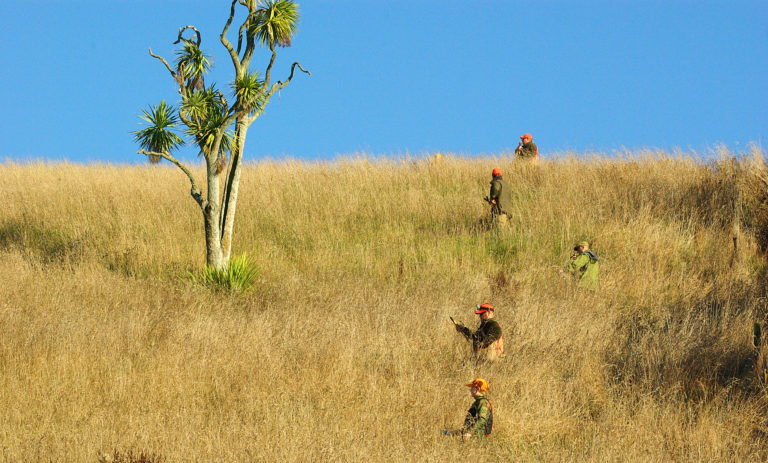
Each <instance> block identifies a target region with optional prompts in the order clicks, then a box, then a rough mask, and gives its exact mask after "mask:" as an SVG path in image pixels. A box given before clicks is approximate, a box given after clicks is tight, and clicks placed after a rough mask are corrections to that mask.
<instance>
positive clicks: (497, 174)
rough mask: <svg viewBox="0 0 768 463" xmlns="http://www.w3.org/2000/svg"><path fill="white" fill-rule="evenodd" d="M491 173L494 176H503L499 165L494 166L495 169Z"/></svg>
mask: <svg viewBox="0 0 768 463" xmlns="http://www.w3.org/2000/svg"><path fill="white" fill-rule="evenodd" d="M491 175H492V176H494V177H501V169H499V168H498V167H496V168H494V169H493V171H492V172H491Z"/></svg>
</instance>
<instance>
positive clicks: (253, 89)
mask: <svg viewBox="0 0 768 463" xmlns="http://www.w3.org/2000/svg"><path fill="white" fill-rule="evenodd" d="M232 90H234V92H235V96H236V97H237V98H238V101H240V102H241V104H242V107H243V108H244V109H247V110H248V112H249V113H251V114H252V113H255V112H261V110H262V108H263V106H264V81H263V80H261V79H259V73H258V72H256V71H253V72H249V73H246V74H244V75H243V76H242V77H240V78H238V79H236V80H235V83H234V84H232Z"/></svg>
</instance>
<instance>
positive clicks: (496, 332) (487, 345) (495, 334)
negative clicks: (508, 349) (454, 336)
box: [456, 304, 504, 361]
mask: <svg viewBox="0 0 768 463" xmlns="http://www.w3.org/2000/svg"><path fill="white" fill-rule="evenodd" d="M476 307H477V310H475V314H477V315H479V316H480V326H479V327H478V328H477V330H476V331H472V330H470V329H469V328H467V327H466V326H464V325H462V324H461V323H456V331H458V332H459V333H461V334H463V335H464V337H465V338H467V339H468V340H469V341H471V342H472V353H473V354H474V356H475V357H476V358H485V360H489V361H495V360H497V359H498V358H499V357H500V356H501V355H502V354H503V353H504V338H503V337H502V334H501V326H499V323H498V322H497V321H496V320H493V317H494V310H495V309H494V308H493V306H492V305H491V304H482V305H477V306H476Z"/></svg>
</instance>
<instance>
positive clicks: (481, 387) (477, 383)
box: [466, 378, 488, 397]
mask: <svg viewBox="0 0 768 463" xmlns="http://www.w3.org/2000/svg"><path fill="white" fill-rule="evenodd" d="M466 386H467V387H468V388H470V389H469V393H470V394H472V397H477V396H479V395H483V394H485V393H486V392H488V381H486V380H484V379H483V378H475V379H474V380H473V381H472V382H471V383H468V384H467V385H466Z"/></svg>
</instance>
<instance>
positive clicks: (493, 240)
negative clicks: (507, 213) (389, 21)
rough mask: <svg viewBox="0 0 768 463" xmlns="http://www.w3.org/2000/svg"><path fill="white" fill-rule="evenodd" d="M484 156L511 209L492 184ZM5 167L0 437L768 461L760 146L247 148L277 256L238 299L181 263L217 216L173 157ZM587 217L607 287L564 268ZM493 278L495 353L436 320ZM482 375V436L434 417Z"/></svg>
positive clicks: (89, 449) (76, 449)
mask: <svg viewBox="0 0 768 463" xmlns="http://www.w3.org/2000/svg"><path fill="white" fill-rule="evenodd" d="M725 154H726V155H727V153H725ZM496 166H500V167H502V169H504V172H505V180H506V182H507V185H510V186H511V187H513V188H514V189H515V202H514V206H513V207H512V208H511V209H512V217H511V220H510V223H509V226H508V227H507V228H505V229H501V230H500V229H488V228H487V227H486V225H485V221H484V216H485V214H486V213H487V210H486V205H485V204H484V203H483V202H482V200H481V198H482V197H483V196H484V195H485V194H487V187H488V181H489V174H490V171H491V169H492V168H493V167H496ZM0 178H2V179H3V181H2V182H1V183H0V198H2V199H1V200H2V204H3V207H2V209H1V210H0V282H2V283H0V330H1V332H2V337H0V381H1V382H2V383H1V384H0V461H9V462H16V461H59V462H68V461H93V462H96V461H99V460H100V459H101V461H108V460H109V456H111V455H114V454H115V451H116V450H117V451H118V453H119V454H121V455H126V454H127V452H133V453H134V454H135V455H138V454H140V453H141V452H142V451H144V452H145V453H147V454H151V455H157V456H159V457H161V458H162V459H163V460H164V461H168V462H186V461H206V462H210V461H217V462H219V461H220V462H232V461H297V462H309V461H469V459H472V460H473V461H477V460H480V459H486V460H487V461H600V462H602V461H764V460H766V458H768V450H766V448H768V447H766V444H768V416H767V415H766V413H767V410H768V407H767V405H768V400H767V399H768V396H767V395H766V393H765V391H764V390H763V389H762V386H761V384H760V383H759V380H758V379H759V378H757V377H756V376H755V375H753V373H752V359H753V357H754V355H755V353H754V350H753V348H752V326H753V322H754V321H755V320H758V319H761V317H764V316H765V315H766V306H765V297H766V294H765V288H766V285H765V283H766V275H768V268H767V267H766V261H765V257H764V254H763V252H764V247H765V232H766V228H765V226H766V224H768V219H766V217H768V211H767V210H766V209H765V208H766V206H765V204H766V198H765V197H764V195H765V193H764V192H765V190H766V188H765V186H766V184H765V181H764V179H766V178H768V176H766V168H765V166H764V165H763V164H762V154H761V153H757V152H755V153H754V156H753V157H744V158H742V159H741V160H738V161H730V160H729V158H728V157H727V156H725V155H724V157H723V159H722V160H720V161H717V162H710V163H704V162H702V161H698V160H695V159H692V158H687V157H683V156H677V157H674V158H673V157H669V156H667V155H665V154H664V153H631V154H628V155H626V156H624V157H620V158H613V159H600V158H594V159H579V158H576V157H564V158H562V159H560V160H558V161H556V162H546V161H542V162H541V164H540V165H539V166H538V167H534V166H527V165H516V164H514V163H513V162H512V160H511V158H508V157H507V156H500V157H485V158H476V159H466V158H458V157H452V156H448V155H444V156H442V157H441V159H440V161H439V162H435V161H434V159H432V160H429V159H423V160H420V159H408V160H402V161H394V160H383V159H382V160H372V159H366V158H349V159H342V160H339V161H337V162H333V163H301V162H283V163H279V162H261V163H257V164H252V165H250V166H248V167H247V168H246V171H245V172H244V175H243V183H242V185H241V196H240V202H239V204H238V217H237V221H236V224H235V228H236V229H235V241H234V252H235V253H240V252H247V253H248V254H249V255H250V256H251V257H253V258H254V260H255V261H256V264H257V266H258V267H259V268H260V269H262V273H261V276H260V277H259V279H258V281H257V283H256V287H255V289H254V290H253V291H251V292H247V293H245V294H240V295H227V294H222V293H211V292H209V291H207V290H205V289H204V288H201V287H196V286H194V285H193V284H191V282H190V280H189V278H187V272H188V271H189V270H196V269H199V268H200V267H201V265H202V263H203V260H204V248H203V236H202V235H203V230H202V218H201V215H200V213H199V211H198V209H197V206H196V204H195V203H194V202H193V200H192V199H191V198H190V197H189V194H188V191H189V186H188V184H187V183H186V179H185V177H184V176H183V175H182V174H181V173H180V172H178V171H177V170H175V168H173V167H166V166H142V167H128V166H110V165H90V166H79V165H73V164H24V165H20V164H12V163H6V164H4V165H0ZM734 235H735V236H737V237H738V242H737V244H738V249H737V250H736V251H735V252H734V246H733V241H732V237H733V236H734ZM581 239H588V240H590V241H592V242H593V243H594V245H593V248H594V249H595V250H596V251H597V253H598V255H599V256H600V257H601V259H602V264H601V291H600V292H599V293H598V294H596V295H595V294H592V293H588V292H583V291H578V290H576V288H574V287H573V286H572V285H571V284H569V282H568V281H566V280H562V279H559V278H557V277H556V270H557V268H558V267H560V266H561V265H563V264H564V263H565V262H566V261H567V259H568V255H569V251H570V249H571V247H572V246H573V243H574V242H575V241H577V240H581ZM480 302H491V303H493V304H494V305H495V306H496V307H497V308H498V311H497V314H498V315H497V318H498V320H499V321H500V323H501V324H502V327H503V328H504V329H505V332H506V346H507V353H506V358H505V359H504V360H503V361H501V362H499V363H497V364H494V365H479V366H478V365H474V364H473V363H471V362H469V361H468V352H467V351H468V347H467V345H466V343H465V342H464V341H463V340H462V339H461V338H460V337H459V336H458V335H457V334H456V333H455V331H454V330H453V328H452V325H451V324H450V322H449V320H448V316H449V315H453V316H454V317H456V318H457V319H460V320H463V321H464V322H466V323H474V315H473V314H472V309H471V308H472V306H473V304H475V303H480ZM476 375H480V376H483V377H486V378H487V379H488V380H489V382H490V384H491V390H490V398H491V401H492V402H493V403H494V407H495V427H494V434H493V436H492V437H491V438H490V439H488V440H486V441H485V442H471V443H468V444H460V443H458V442H457V441H455V440H453V439H450V438H443V437H441V436H440V435H439V432H438V431H439V430H440V429H442V428H444V427H456V426H458V425H459V424H460V423H461V421H462V419H463V416H464V413H465V412H466V409H467V408H468V407H469V404H470V402H471V399H470V397H469V394H468V391H467V388H465V387H464V386H463V384H464V383H466V382H467V381H469V380H470V379H472V378H473V377H474V376H476Z"/></svg>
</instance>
